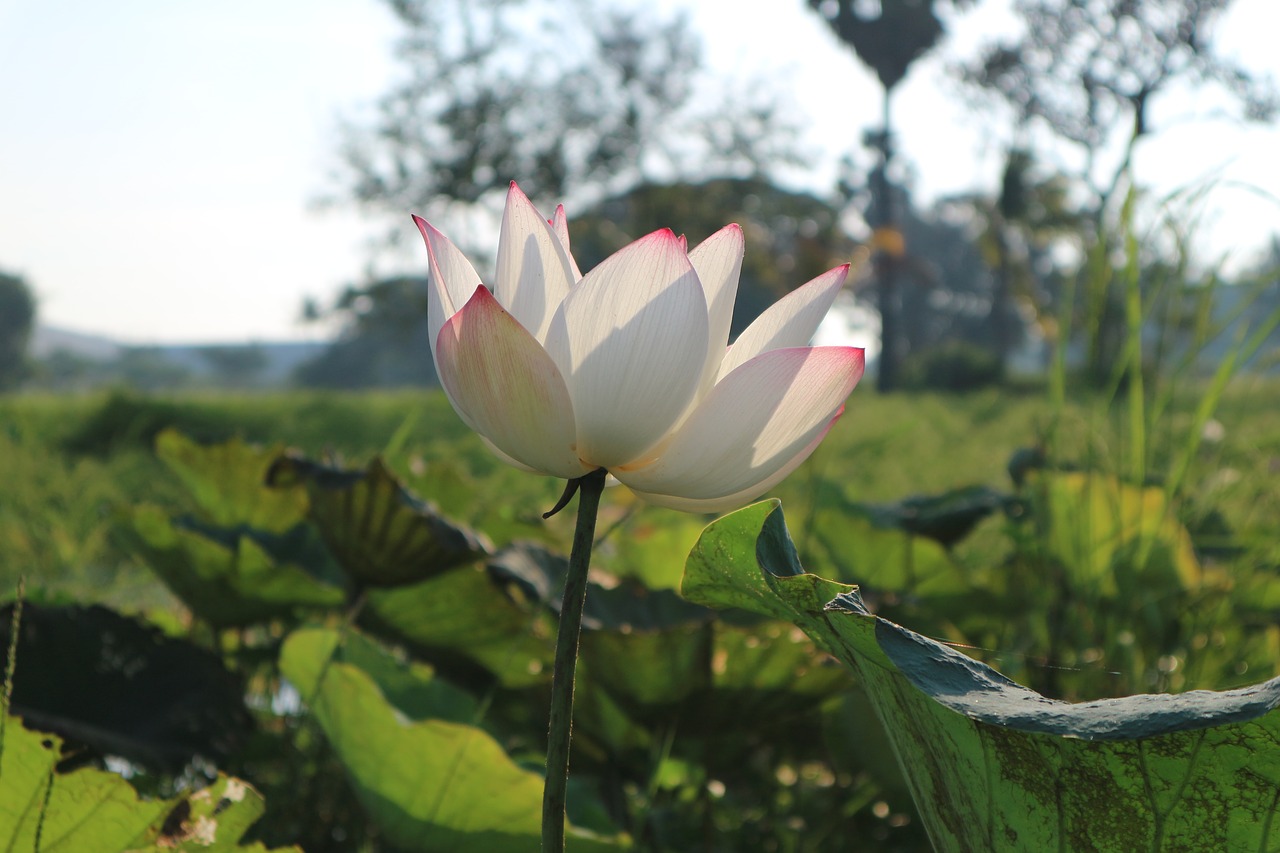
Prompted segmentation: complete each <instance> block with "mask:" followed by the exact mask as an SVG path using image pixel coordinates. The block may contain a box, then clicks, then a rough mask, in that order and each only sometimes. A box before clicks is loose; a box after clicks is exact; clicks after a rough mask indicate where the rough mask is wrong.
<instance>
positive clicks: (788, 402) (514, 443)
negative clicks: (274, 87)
mask: <svg viewBox="0 0 1280 853" xmlns="http://www.w3.org/2000/svg"><path fill="white" fill-rule="evenodd" d="M414 221H415V222H416V223H417V224H418V228H419V230H421V232H422V236H423V238H424V239H425V240H426V244H427V252H428V254H429V255H430V280H431V284H430V287H429V288H428V309H427V322H428V326H429V329H430V334H431V341H432V344H431V346H432V349H431V354H432V356H433V357H434V359H435V364H436V370H437V372H438V373H439V375H440V381H441V384H442V385H443V386H444V390H445V393H446V394H447V395H448V397H449V401H450V402H451V403H452V404H453V408H454V409H455V410H456V411H457V412H458V415H459V416H460V417H461V418H462V420H463V421H465V422H466V423H467V425H468V426H470V427H471V428H472V429H473V430H475V431H476V432H477V433H479V434H480V435H481V437H482V438H483V439H484V440H485V443H486V444H488V445H489V447H490V449H492V450H493V451H494V452H495V453H496V454H498V456H500V457H501V458H502V459H504V460H505V461H507V462H508V463H510V464H512V465H515V466H517V467H519V468H524V469H526V470H530V471H536V472H541V473H543V474H550V475H552V476H555V477H564V478H566V479H573V478H576V477H581V476H583V475H585V474H588V473H590V472H592V471H595V470H597V469H599V468H604V469H606V470H607V471H608V472H609V473H610V474H611V475H613V477H615V478H617V480H619V481H620V482H621V483H623V484H624V485H626V486H627V487H628V488H630V489H631V490H632V491H633V492H635V493H636V494H637V495H638V496H639V497H640V498H642V499H643V500H645V501H647V502H649V503H653V504H658V505H660V506H667V507H673V508H675V509H681V510H686V511H689V512H708V513H711V512H723V511H725V510H728V509H733V508H736V507H738V506H741V505H742V504H745V503H747V502H748V501H749V500H751V499H752V498H755V497H757V496H758V495H760V494H762V493H764V492H765V491H767V490H769V489H770V488H772V487H773V486H774V485H776V484H777V483H778V482H780V481H781V480H782V479H783V478H784V477H786V476H787V474H789V473H791V471H793V470H794V469H795V468H796V467H797V466H798V465H799V464H800V463H801V462H803V461H804V460H805V459H807V458H808V456H809V454H810V453H812V452H813V450H814V449H815V448H816V447H817V446H818V444H819V442H821V441H822V438H823V437H824V436H825V435H826V434H827V431H828V430H830V429H831V426H832V425H833V424H834V423H835V421H836V419H837V418H839V417H840V414H841V413H842V412H843V411H844V401H845V398H846V397H847V396H848V395H849V392H850V391H852V390H853V387H854V386H855V385H857V384H858V380H859V379H860V378H861V377H862V370H863V351H862V350H861V349H857V348H854V347H809V346H806V344H808V342H809V339H810V338H811V337H812V336H813V333H814V331H815V330H816V329H817V327H818V323H819V322H821V320H822V318H823V316H824V315H825V314H826V313H827V310H828V309H829V308H830V307H831V303H832V301H833V300H834V299H835V296H836V293H837V292H838V291H839V290H840V288H841V286H842V285H843V284H844V280H845V276H846V275H847V274H848V271H849V267H848V265H847V264H846V265H844V266H840V267H836V268H835V269H833V270H831V271H829V272H826V273H824V274H822V275H820V276H818V277H817V278H815V279H814V280H813V281H811V282H809V283H808V284H806V285H804V286H803V287H800V288H799V289H797V290H795V291H793V292H792V293H790V294H789V295H787V296H786V297H784V298H783V299H781V300H780V301H779V302H777V303H776V304H775V305H773V307H771V308H770V309H769V310H768V311H766V312H765V313H764V314H762V315H760V317H759V318H757V319H756V321H755V322H754V323H752V324H751V326H750V327H748V328H747V329H746V331H744V332H743V333H742V334H741V335H740V336H739V337H738V339H737V340H736V341H735V342H734V343H733V345H732V346H729V345H728V338H729V322H730V319H731V318H732V315H733V302H734V297H735V296H736V294H737V289H738V274H739V272H740V271H741V268H742V257H743V238H742V229H741V228H740V227H739V226H737V225H728V226H726V227H725V228H722V229H721V230H719V231H717V232H716V233H715V234H713V235H711V236H710V237H708V238H707V239H706V241H704V242H703V243H701V244H700V245H699V246H697V247H696V248H695V249H693V250H692V251H687V250H686V244H685V241H684V238H682V237H677V236H676V235H675V234H674V233H672V231H671V230H670V229H664V230H661V231H655V232H653V233H652V234H650V235H648V236H647V237H642V238H640V239H639V240H636V241H635V242H634V243H631V244H630V245H628V246H625V247H624V248H622V249H620V250H619V251H618V252H616V253H615V254H613V255H611V256H610V257H609V258H607V259H606V260H605V261H603V262H602V263H601V264H600V265H599V266H597V267H596V268H595V269H593V270H591V271H590V272H588V273H587V274H586V275H585V276H584V275H582V274H581V273H579V271H578V266H577V264H576V263H575V262H574V259H573V256H572V255H570V254H569V231H568V227H567V224H566V222H565V214H564V207H563V206H560V207H557V208H556V212H555V216H554V218H552V219H551V220H550V221H548V220H547V219H545V218H544V217H543V216H542V215H541V214H540V213H539V212H538V211H537V210H536V209H534V207H533V205H532V204H531V203H530V201H529V199H528V198H526V197H525V195H524V193H522V192H521V191H520V189H519V187H517V186H516V185H515V184H514V183H513V184H512V185H511V190H510V192H509V193H508V195H507V205H506V211H505V213H504V215H503V218H502V233H501V236H500V238H499V241H498V261H497V269H496V273H495V276H494V284H493V289H492V290H490V289H489V288H488V287H485V286H484V285H483V284H482V283H481V281H480V277H479V276H478V275H477V274H476V271H475V269H474V268H473V267H472V266H471V264H470V263H469V262H468V261H467V259H466V258H465V257H464V256H463V254H462V252H460V251H459V250H458V248H457V247H455V246H454V245H453V243H451V242H450V241H449V239H448V238H446V237H445V236H444V235H443V234H442V233H440V232H439V231H437V230H436V229H435V228H433V227H432V226H431V225H430V224H428V223H427V222H425V221H423V220H422V219H420V218H418V217H416V216H415V217H414Z"/></svg>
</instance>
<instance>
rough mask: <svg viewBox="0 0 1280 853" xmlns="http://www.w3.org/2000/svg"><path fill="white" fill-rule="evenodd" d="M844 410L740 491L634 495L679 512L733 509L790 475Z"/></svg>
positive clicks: (842, 407)
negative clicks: (707, 495) (702, 494)
mask: <svg viewBox="0 0 1280 853" xmlns="http://www.w3.org/2000/svg"><path fill="white" fill-rule="evenodd" d="M842 414H844V406H841V407H840V408H839V409H837V410H836V413H835V415H834V416H833V417H832V418H831V420H829V421H827V425H826V427H825V428H823V429H822V430H820V431H819V432H818V434H817V435H816V436H814V438H813V441H810V442H809V443H808V444H807V445H805V446H804V447H803V448H801V450H800V452H799V453H797V454H796V455H795V456H793V457H791V459H790V460H789V461H788V462H787V463H786V464H785V465H783V466H782V467H781V468H779V469H778V470H777V471H775V472H774V473H773V474H772V475H771V476H769V477H766V478H765V479H764V480H762V481H761V482H759V483H756V484H754V485H752V486H749V487H748V488H745V489H743V490H742V491H740V492H734V493H733V494H731V495H725V496H724V497H722V498H705V499H702V500H698V499H695V498H678V497H676V496H674V495H658V494H653V493H652V492H635V495H636V497H638V498H640V500H642V501H644V502H645V503H650V504H653V505H654V506H662V507H667V508H668V509H678V510H680V511H682V512H700V513H715V514H717V515H718V514H719V513H722V512H728V511H729V510H731V509H737V508H738V507H740V506H746V505H747V504H749V503H751V502H752V501H753V500H755V499H756V498H758V497H760V496H761V495H764V494H766V493H767V492H768V491H769V490H770V489H772V488H773V487H774V486H776V485H778V484H779V483H781V482H782V481H783V480H785V479H786V478H787V477H789V476H790V475H791V472H792V471H794V470H796V469H797V468H799V467H800V465H801V464H802V463H803V462H804V461H805V460H806V459H808V458H809V456H810V455H812V454H813V451H815V450H817V449H818V445H819V444H821V443H822V440H823V439H824V438H826V437H827V433H828V432H830V431H831V428H832V427H833V426H835V425H836V421H838V420H840V415H842Z"/></svg>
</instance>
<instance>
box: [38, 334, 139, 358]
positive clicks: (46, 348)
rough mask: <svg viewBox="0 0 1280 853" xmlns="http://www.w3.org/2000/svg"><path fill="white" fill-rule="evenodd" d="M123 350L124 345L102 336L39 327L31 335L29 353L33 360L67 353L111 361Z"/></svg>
mask: <svg viewBox="0 0 1280 853" xmlns="http://www.w3.org/2000/svg"><path fill="white" fill-rule="evenodd" d="M123 349H124V346H123V345H121V344H118V343H116V342H115V341H113V340H110V339H109V338H104V337H102V336H100V335H88V334H85V333H83V332H71V331H68V330H66V329H57V328H54V327H52V326H41V325H37V326H36V328H35V331H33V332H32V334H31V345H30V349H29V353H30V355H31V357H32V358H40V359H43V358H48V357H49V356H51V355H53V354H54V353H55V352H65V353H69V354H71V355H75V356H79V357H80V358H86V359H90V360H92V361H109V360H111V359H113V358H116V357H118V356H119V355H120V351H121V350H123Z"/></svg>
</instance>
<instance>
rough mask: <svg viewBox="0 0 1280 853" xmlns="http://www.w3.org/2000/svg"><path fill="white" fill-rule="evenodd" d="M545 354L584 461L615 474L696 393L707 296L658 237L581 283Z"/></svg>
mask: <svg viewBox="0 0 1280 853" xmlns="http://www.w3.org/2000/svg"><path fill="white" fill-rule="evenodd" d="M547 352H549V353H550V354H551V357H552V358H553V359H555V362H556V364H557V365H558V366H559V368H560V373H561V375H562V376H564V379H565V383H566V384H567V385H568V387H569V395H570V396H571V397H572V399H573V407H574V414H575V415H576V417H577V422H578V445H579V446H578V454H579V456H580V457H581V458H582V459H583V460H585V461H586V462H588V463H590V464H592V465H598V466H601V467H604V468H611V467H612V466H614V465H620V464H622V463H624V462H628V461H630V460H632V459H634V458H636V457H637V456H639V455H640V454H642V453H643V452H644V451H646V450H648V449H649V448H650V447H652V446H653V445H654V444H656V443H657V442H658V441H659V440H660V439H661V438H662V437H663V436H664V435H665V434H666V433H667V431H668V430H669V429H670V428H671V426H672V424H674V423H675V421H676V419H677V418H679V417H680V415H681V414H682V413H683V412H684V410H685V408H686V406H687V404H688V402H689V400H690V399H692V398H693V395H694V394H695V393H696V391H697V389H698V384H699V381H700V373H699V372H700V370H701V368H702V364H703V362H704V360H705V359H706V353H707V303H706V299H705V297H704V296H703V295H702V285H701V284H700V283H699V282H698V276H697V274H696V273H695V272H694V271H693V267H692V266H691V265H690V264H689V259H688V257H687V256H686V255H685V253H684V252H683V251H681V249H680V243H679V240H678V239H677V238H676V236H675V235H674V234H673V233H671V231H670V230H663V231H655V232H654V233H652V234H650V235H648V236H647V237H644V238H641V239H640V240H637V241H636V242H634V243H632V244H630V245H628V246H626V247H625V248H623V249H621V250H620V251H618V252H616V253H615V254H613V255H611V256H610V257H608V258H606V259H605V260H604V261H603V262H602V263H601V264H600V265H599V266H598V267H596V268H595V269H593V270H592V271H591V272H589V273H587V274H586V275H585V276H583V278H582V280H581V281H580V282H578V284H577V285H576V286H575V287H574V288H573V290H571V291H570V292H569V295H568V297H567V298H566V299H565V301H564V303H563V304H562V305H561V306H560V310H559V311H558V312H557V313H556V316H555V318H554V319H553V320H552V323H551V329H550V331H549V332H548V334H547Z"/></svg>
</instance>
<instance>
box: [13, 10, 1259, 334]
mask: <svg viewBox="0 0 1280 853" xmlns="http://www.w3.org/2000/svg"><path fill="white" fill-rule="evenodd" d="M986 1H987V4H988V6H990V5H991V3H992V0H986ZM757 2H759V3H760V6H761V9H762V11H763V10H768V11H769V14H758V15H752V14H743V13H742V10H743V8H744V6H746V5H750V4H748V3H744V0H700V2H698V3H696V4H693V3H690V4H689V5H690V6H691V7H692V8H693V25H694V27H695V28H696V29H697V30H698V31H699V32H700V33H701V34H702V37H703V39H704V43H705V48H706V53H707V58H708V60H709V63H710V64H711V65H712V66H713V67H715V68H718V69H721V70H723V71H725V72H731V71H733V70H735V69H741V68H749V69H751V70H752V72H753V73H768V74H770V76H772V77H774V78H775V79H776V80H777V81H778V85H779V86H781V87H785V88H786V89H787V90H789V91H791V92H793V93H794V99H795V106H796V109H797V110H798V111H799V112H800V113H801V114H802V115H805V116H807V117H808V127H809V128H810V131H809V133H808V135H807V138H806V140H805V142H806V144H807V145H808V146H809V147H810V148H811V149H812V150H814V152H815V154H816V156H815V164H816V167H815V169H814V171H813V172H812V173H811V174H808V175H797V176H796V178H797V180H799V181H802V182H805V183H808V184H809V185H810V186H811V187H812V188H814V189H816V190H822V189H825V188H826V187H827V186H829V185H830V181H831V178H832V176H833V174H834V171H835V163H836V161H837V160H838V158H839V156H840V155H841V154H842V153H843V152H844V151H845V150H847V149H848V148H849V147H850V146H852V145H854V144H856V142H857V140H858V139H859V138H860V136H861V133H862V130H863V129H864V128H865V127H868V126H870V125H873V124H875V123H876V122H877V120H878V116H879V109H880V105H879V96H878V90H877V88H876V86H875V84H874V82H873V80H872V78H871V77H870V75H869V74H867V73H866V72H865V71H864V70H863V69H862V68H861V67H860V66H859V65H858V64H857V62H856V61H855V60H854V59H852V58H851V57H850V56H849V55H848V54H846V53H845V52H844V51H843V50H842V49H840V47H838V46H837V45H836V44H835V43H834V41H833V40H832V39H831V38H830V37H829V36H828V35H827V34H826V32H825V29H824V28H823V26H822V24H821V23H820V22H819V21H817V20H816V18H814V16H813V15H812V14H811V13H809V12H808V11H806V10H805V8H804V0H757ZM999 3H1000V0H995V4H996V6H998V5H999ZM661 5H663V6H664V7H665V8H668V9H670V8H675V7H677V6H680V5H682V4H681V3H680V2H679V1H678V0H662V3H661ZM1277 24H1280V4H1276V3H1275V1H1274V0H1237V3H1236V4H1235V8H1233V10H1232V11H1231V13H1230V14H1229V16H1228V17H1227V18H1226V19H1224V20H1223V21H1222V23H1221V26H1220V27H1219V28H1218V30H1217V35H1218V42H1219V44H1220V45H1221V46H1222V49H1223V50H1224V52H1226V53H1229V54H1235V55H1237V56H1239V57H1240V58H1241V59H1242V60H1243V61H1244V62H1245V63H1246V64H1247V65H1248V66H1249V67H1251V68H1255V69H1258V70H1261V71H1265V72H1269V73H1270V74H1271V75H1272V77H1273V78H1275V79H1277V80H1278V81H1280V52H1277V51H1275V50H1274V47H1273V46H1271V45H1269V44H1268V42H1269V41H1272V40H1273V38H1274V33H1275V32H1276V31H1277V29H1280V28H1278V27H1277ZM1009 25H1010V21H1009V19H1008V17H1007V15H1004V14H1002V13H1001V12H1000V10H999V9H998V8H993V9H991V8H989V9H986V10H984V11H980V12H979V13H977V14H974V15H972V16H970V17H966V18H964V19H962V20H961V21H960V22H959V25H958V26H957V29H956V34H955V39H956V42H957V48H956V49H957V50H963V49H964V48H965V47H966V46H967V45H971V44H973V43H974V42H975V41H976V40H978V39H980V38H982V36H983V35H984V34H985V33H989V32H991V31H993V30H999V29H1000V28H1002V27H1007V26H1009ZM394 36H395V26H394V22H393V21H392V19H391V16H390V15H389V14H388V13H387V12H386V11H385V10H384V8H383V7H382V5H381V4H379V3H378V2H375V0H363V1H362V2H355V0H307V2H303V0H273V2H271V3H261V2H250V0H223V2H220V3H192V2H183V0H170V1H169V2H162V0H117V2H114V3H100V2H92V0H60V2H57V3H50V2H47V0H0V79H3V80H5V81H6V83H5V85H4V86H3V87H0V121H2V122H3V124H2V125H0V268H3V269H6V270H10V271H16V272H19V273H21V274H23V275H25V276H26V277H27V279H28V281H29V282H30V283H31V284H32V285H33V286H34V287H35V289H36V293H37V297H38V298H39V300H40V315H41V319H42V321H43V322H44V323H47V324H51V325H57V326H60V327H63V328H69V329H73V330H77V331H85V332H92V333H100V334H105V335H109V336H112V337H115V338H118V339H120V340H123V341H126V342H133V343H151V342H176V341H194V342H213V341H245V340H277V339H285V338H298V337H313V336H316V335H319V334H322V333H323V332H324V331H325V330H321V329H315V328H308V327H304V326H301V325H299V324H298V322H297V318H298V315H299V307H300V304H301V301H302V298H303V297H304V296H306V295H315V296H320V297H322V298H328V297H330V296H332V295H333V294H334V293H336V292H337V291H338V290H339V289H340V287H341V286H342V285H343V284H344V283H346V282H349V281H355V280H358V279H359V277H360V275H361V272H362V270H363V269H364V267H365V265H366V261H367V255H366V252H365V244H366V240H367V239H368V237H369V235H371V234H372V233H375V232H380V231H381V230H382V228H383V227H384V226H385V223H384V222H381V221H379V222H370V221H367V220H364V219H362V218H361V217H360V216H359V215H357V214H356V213H355V212H354V211H339V212H324V213H321V212H317V211H316V210H314V209H313V206H312V205H311V204H310V203H311V201H312V200H314V199H315V198H316V197H317V196H319V195H321V194H323V193H324V192H326V191H327V190H332V189H333V187H332V185H331V184H330V183H329V182H328V181H327V179H326V175H327V174H328V173H329V171H330V170H331V168H332V167H333V165H334V153H333V152H334V147H335V133H334V129H335V127H336V125H337V121H338V118H339V116H342V115H350V114H353V113H354V112H355V110H356V109H357V108H358V107H359V106H360V105H361V104H365V103H368V102H369V101H371V100H372V99H373V98H375V97H376V96H377V95H378V94H379V93H380V92H381V91H383V90H384V89H385V88H386V86H387V85H388V83H389V81H390V80H391V79H392V78H393V76H394V74H395V73H396V67H395V65H394V62H393V60H392V59H391V56H390V45H391V42H392V40H393V38H394ZM1215 97H1216V96H1215V95H1214V94H1213V93H1206V94H1204V95H1199V96H1196V97H1194V98H1193V97H1190V96H1185V97H1178V98H1175V99H1170V102H1169V103H1165V104H1163V105H1161V106H1160V110H1159V112H1158V113H1157V121H1158V124H1160V125H1164V126H1167V127H1168V128H1169V129H1168V130H1167V131H1166V132H1165V133H1163V134H1162V135H1161V136H1160V137H1159V138H1158V139H1156V140H1154V141H1152V142H1149V143H1144V147H1143V149H1142V150H1141V151H1140V152H1139V160H1138V169H1139V175H1140V177H1141V178H1142V179H1143V180H1146V181H1150V182H1151V183H1153V184H1155V185H1157V186H1160V187H1163V188H1166V189H1168V188H1172V187H1174V186H1178V185H1180V184H1181V183H1184V182H1185V181H1187V180H1191V179H1194V178H1197V177H1201V176H1208V175H1211V174H1213V175H1218V176H1219V177H1220V178H1222V179H1223V180H1222V184H1221V186H1220V187H1219V188H1218V189H1217V190H1215V191H1214V193H1213V194H1212V195H1211V197H1210V200H1209V206H1208V219H1209V223H1210V228H1209V229H1208V231H1207V232H1206V233H1207V238H1206V239H1207V248H1208V250H1210V251H1212V252H1214V253H1225V252H1228V251H1234V252H1235V254H1236V255H1237V256H1240V257H1244V256H1247V254H1248V252H1249V251H1250V250H1252V249H1253V248H1254V247H1256V246H1257V245H1258V244H1259V243H1260V242H1261V241H1262V240H1264V239H1265V238H1266V237H1267V236H1268V235H1269V234H1271V233H1274V232H1277V231H1280V203H1277V202H1275V201H1267V200H1263V199H1262V198H1261V197H1259V195H1258V194H1257V193H1255V192H1252V191H1248V192H1246V191H1244V190H1239V189H1233V188H1232V186H1231V183H1232V182H1233V181H1239V182H1243V183H1247V184H1252V185H1256V186H1257V187H1259V188H1260V189H1261V190H1262V192H1263V193H1270V194H1271V195H1272V196H1278V197H1280V164H1277V162H1276V161H1277V152H1280V130H1277V128H1276V127H1274V126H1272V127H1265V128H1250V129H1243V130H1242V129H1238V128H1235V127H1233V126H1232V125H1231V124H1230V123H1228V122H1225V121H1220V120H1216V119H1214V118H1213V115H1214V113H1215V111H1216V110H1217V107H1218V101H1217V100H1215ZM895 112H896V114H897V115H898V116H901V117H902V123H901V125H900V128H899V130H900V135H901V139H902V150H903V153H904V155H905V157H906V159H907V160H909V161H910V162H911V163H912V164H913V169H914V172H915V180H916V185H917V189H918V191H919V192H920V194H921V195H922V196H923V197H925V198H930V197H936V196H937V195H940V194H946V193H951V192H960V191H963V190H966V189H971V188H975V187H982V186H988V187H989V186H991V184H992V181H993V180H994V175H995V173H996V170H997V169H998V163H999V160H998V152H999V150H1000V148H1001V146H1002V145H1003V143H1004V136H1003V135H1002V133H1000V132H995V131H993V130H992V129H991V125H990V123H984V122H983V121H982V120H980V119H977V118H974V117H972V116H970V115H969V114H968V113H967V112H966V110H965V108H964V105H963V104H962V103H960V100H959V98H958V97H957V94H956V92H955V89H954V87H952V86H951V85H950V84H948V83H947V81H946V79H945V73H944V70H943V66H942V64H941V63H940V62H936V61H931V62H925V63H920V64H919V65H918V67H917V68H916V69H915V70H914V71H913V74H912V77H911V78H910V79H909V80H908V81H907V82H906V83H905V84H904V85H903V87H902V89H901V91H900V92H899V95H898V98H897V101H896V102H895ZM514 177H517V178H518V177H519V176H514ZM570 213H571V215H572V211H571V212H570ZM672 225H673V226H674V227H676V228H679V223H672ZM406 263H414V261H413V260H411V259H410V260H406Z"/></svg>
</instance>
